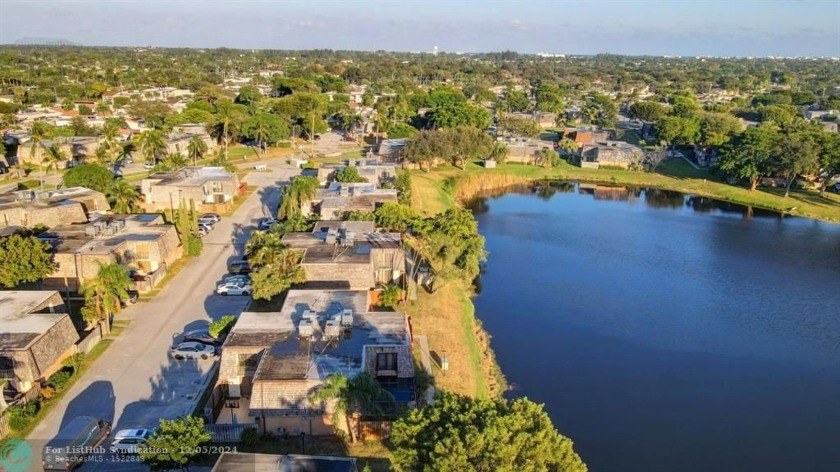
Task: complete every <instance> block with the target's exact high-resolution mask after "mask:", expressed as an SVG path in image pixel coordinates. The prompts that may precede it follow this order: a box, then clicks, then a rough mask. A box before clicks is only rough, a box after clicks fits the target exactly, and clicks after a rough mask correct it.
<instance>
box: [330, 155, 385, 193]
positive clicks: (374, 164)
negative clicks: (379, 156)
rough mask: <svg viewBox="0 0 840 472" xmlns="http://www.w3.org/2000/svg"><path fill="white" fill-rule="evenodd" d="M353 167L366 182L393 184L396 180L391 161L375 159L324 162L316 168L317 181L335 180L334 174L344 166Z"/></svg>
mask: <svg viewBox="0 0 840 472" xmlns="http://www.w3.org/2000/svg"><path fill="white" fill-rule="evenodd" d="M348 166H349V167H355V168H356V169H357V170H358V171H359V175H360V176H361V177H363V178H365V179H366V180H367V181H368V182H370V183H374V184H376V185H377V186H378V187H382V186H383V185H394V184H396V181H397V169H396V166H394V164H393V163H382V162H379V161H377V160H375V159H371V160H350V161H347V163H345V164H324V165H322V166H321V167H319V168H318V182H320V183H321V185H326V184H327V183H329V182H332V181H333V180H335V174H336V172H338V171H339V170H341V169H344V168H345V167H348Z"/></svg>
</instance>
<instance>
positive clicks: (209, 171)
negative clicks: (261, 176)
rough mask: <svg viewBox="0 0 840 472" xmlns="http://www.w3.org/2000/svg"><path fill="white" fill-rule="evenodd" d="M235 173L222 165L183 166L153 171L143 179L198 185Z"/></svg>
mask: <svg viewBox="0 0 840 472" xmlns="http://www.w3.org/2000/svg"><path fill="white" fill-rule="evenodd" d="M235 175H236V174H233V173H230V172H228V171H226V170H224V168H222V167H185V168H183V169H179V170H177V171H174V172H155V173H154V174H152V175H150V176H148V177H146V178H145V179H143V180H152V181H154V180H156V181H157V182H154V185H173V186H176V187H200V186H202V185H204V184H205V183H207V182H210V181H225V180H229V179H231V178H232V177H234V176H235Z"/></svg>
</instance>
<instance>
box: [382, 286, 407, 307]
mask: <svg viewBox="0 0 840 472" xmlns="http://www.w3.org/2000/svg"><path fill="white" fill-rule="evenodd" d="M400 298H402V289H400V288H399V287H398V286H396V285H394V284H389V285H388V286H387V287H385V290H383V291H382V294H381V295H380V296H379V306H384V307H388V308H394V307H396V306H397V305H399V304H400Z"/></svg>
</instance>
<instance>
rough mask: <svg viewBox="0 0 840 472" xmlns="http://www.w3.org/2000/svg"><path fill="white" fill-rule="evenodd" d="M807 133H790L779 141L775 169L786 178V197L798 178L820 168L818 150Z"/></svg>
mask: <svg viewBox="0 0 840 472" xmlns="http://www.w3.org/2000/svg"><path fill="white" fill-rule="evenodd" d="M808 138H809V137H808V136H807V135H806V134H805V133H788V134H786V135H785V136H784V137H783V138H782V139H781V140H779V141H778V149H777V151H776V159H775V167H776V169H777V172H778V174H779V175H781V176H782V177H784V178H785V197H787V196H788V195H790V187H791V185H793V182H794V181H795V180H796V177H798V176H800V175H803V174H808V173H811V172H814V171H816V170H817V169H818V168H819V158H818V155H817V152H818V148H817V146H816V145H815V144H814V142H813V141H811V140H810V139H808Z"/></svg>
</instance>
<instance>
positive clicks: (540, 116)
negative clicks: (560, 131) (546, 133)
mask: <svg viewBox="0 0 840 472" xmlns="http://www.w3.org/2000/svg"><path fill="white" fill-rule="evenodd" d="M507 116H508V117H510V118H519V119H524V120H534V121H535V122H536V123H537V124H538V125H540V128H542V129H548V128H554V126H555V125H556V123H557V114H555V113H549V112H547V111H533V112H528V113H523V112H514V113H509V114H508V115H507Z"/></svg>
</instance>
